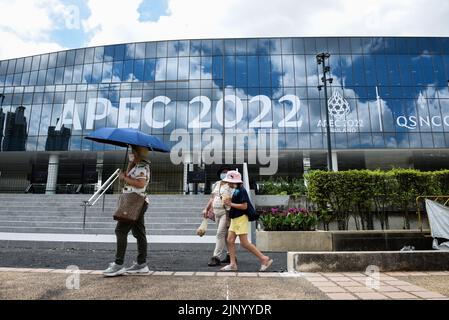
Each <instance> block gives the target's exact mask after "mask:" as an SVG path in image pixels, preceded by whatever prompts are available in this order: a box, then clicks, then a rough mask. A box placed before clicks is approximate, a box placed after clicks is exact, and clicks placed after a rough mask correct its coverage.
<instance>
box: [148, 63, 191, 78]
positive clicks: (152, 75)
mask: <svg viewBox="0 0 449 320" xmlns="http://www.w3.org/2000/svg"><path fill="white" fill-rule="evenodd" d="M185 59H188V58H185ZM187 65H188V63H187ZM187 73H188V69H187ZM155 74H156V59H145V71H144V81H154V79H155Z"/></svg>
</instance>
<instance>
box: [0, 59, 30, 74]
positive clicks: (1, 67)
mask: <svg viewBox="0 0 449 320" xmlns="http://www.w3.org/2000/svg"><path fill="white" fill-rule="evenodd" d="M30 68H31V66H30ZM7 71H8V61H0V75H5V74H6V73H7Z"/></svg>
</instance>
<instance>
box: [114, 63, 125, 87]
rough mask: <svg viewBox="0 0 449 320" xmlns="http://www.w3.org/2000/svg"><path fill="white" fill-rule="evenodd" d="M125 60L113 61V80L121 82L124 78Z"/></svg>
mask: <svg viewBox="0 0 449 320" xmlns="http://www.w3.org/2000/svg"><path fill="white" fill-rule="evenodd" d="M122 71H123V61H116V62H114V63H113V70H112V81H113V82H120V81H121V80H122Z"/></svg>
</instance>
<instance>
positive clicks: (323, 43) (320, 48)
mask: <svg viewBox="0 0 449 320" xmlns="http://www.w3.org/2000/svg"><path fill="white" fill-rule="evenodd" d="M315 40H316V52H317V53H320V52H328V50H327V39H326V38H322V37H319V38H316V39H315Z"/></svg>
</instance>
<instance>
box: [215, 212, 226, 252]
mask: <svg viewBox="0 0 449 320" xmlns="http://www.w3.org/2000/svg"><path fill="white" fill-rule="evenodd" d="M215 222H216V224H217V236H216V242H215V250H214V257H218V258H220V257H221V255H222V254H223V252H224V250H225V246H226V240H227V238H226V234H227V231H228V228H227V222H226V214H221V215H215Z"/></svg>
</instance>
